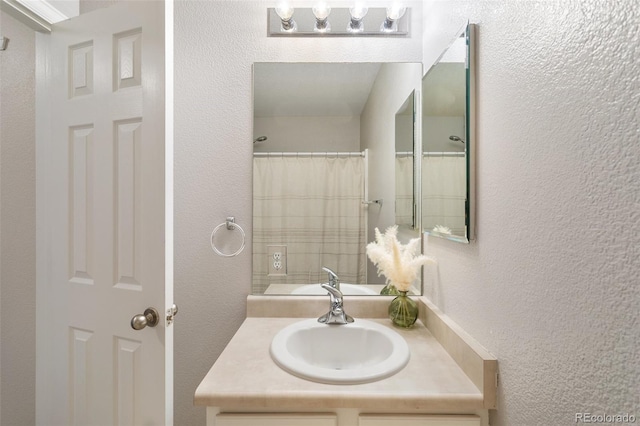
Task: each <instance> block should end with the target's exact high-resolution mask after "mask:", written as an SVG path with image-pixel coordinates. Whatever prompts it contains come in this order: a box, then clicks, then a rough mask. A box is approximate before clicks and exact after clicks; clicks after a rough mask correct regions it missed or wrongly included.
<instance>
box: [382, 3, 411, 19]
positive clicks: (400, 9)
mask: <svg viewBox="0 0 640 426" xmlns="http://www.w3.org/2000/svg"><path fill="white" fill-rule="evenodd" d="M406 11H407V8H406V7H404V6H402V5H401V4H398V3H394V4H393V6H391V7H388V8H387V18H389V19H391V20H393V21H395V20H397V19H400V18H402V17H403V16H404V13H405V12H406Z"/></svg>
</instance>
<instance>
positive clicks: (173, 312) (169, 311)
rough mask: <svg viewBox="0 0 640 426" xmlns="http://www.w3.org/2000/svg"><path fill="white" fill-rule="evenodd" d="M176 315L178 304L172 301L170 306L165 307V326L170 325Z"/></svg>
mask: <svg viewBox="0 0 640 426" xmlns="http://www.w3.org/2000/svg"><path fill="white" fill-rule="evenodd" d="M176 315H178V306H177V305H176V304H175V303H174V304H173V306H172V307H171V308H169V309H167V327H169V326H170V325H171V323H172V322H173V320H174V318H175V316H176Z"/></svg>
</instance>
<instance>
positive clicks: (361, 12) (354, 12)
mask: <svg viewBox="0 0 640 426" xmlns="http://www.w3.org/2000/svg"><path fill="white" fill-rule="evenodd" d="M368 11H369V8H367V7H366V6H365V5H364V3H362V2H357V3H356V4H355V6H353V7H350V8H349V16H350V20H349V25H347V31H349V32H350V33H361V32H362V31H364V25H363V24H362V19H363V18H364V17H365V15H366V14H367V12H368Z"/></svg>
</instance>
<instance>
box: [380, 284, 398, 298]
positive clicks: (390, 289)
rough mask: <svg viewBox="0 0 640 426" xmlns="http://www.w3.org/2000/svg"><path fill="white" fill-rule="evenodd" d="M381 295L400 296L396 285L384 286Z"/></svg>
mask: <svg viewBox="0 0 640 426" xmlns="http://www.w3.org/2000/svg"><path fill="white" fill-rule="evenodd" d="M380 294H381V295H382V296H397V295H399V294H400V292H399V291H398V289H397V288H396V286H395V285H393V284H391V283H389V284H387V285H385V286H384V288H383V289H382V290H380Z"/></svg>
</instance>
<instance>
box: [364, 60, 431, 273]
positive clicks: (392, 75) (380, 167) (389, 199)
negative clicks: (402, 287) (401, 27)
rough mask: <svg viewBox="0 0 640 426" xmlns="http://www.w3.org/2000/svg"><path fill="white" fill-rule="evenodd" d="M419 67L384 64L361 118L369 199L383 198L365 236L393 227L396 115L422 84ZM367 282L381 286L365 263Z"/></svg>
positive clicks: (375, 207) (371, 215) (370, 213)
mask: <svg viewBox="0 0 640 426" xmlns="http://www.w3.org/2000/svg"><path fill="white" fill-rule="evenodd" d="M421 75H422V65H421V64H384V65H383V66H382V67H380V71H379V72H378V77H377V78H376V81H375V83H374V84H373V88H372V90H371V94H370V95H369V99H368V100H367V103H366V105H365V107H364V110H363V111H362V115H361V116H360V137H361V140H360V144H361V146H362V148H363V149H365V148H368V149H369V199H370V200H378V199H382V200H383V204H382V207H380V206H378V205H377V204H371V205H369V211H368V223H367V225H368V229H367V232H368V236H369V240H372V239H373V238H374V229H375V228H379V229H380V231H382V232H384V230H385V229H387V228H388V227H389V226H392V225H393V224H395V222H396V221H395V219H396V215H395V199H396V186H395V179H393V178H392V179H389V176H391V177H395V175H396V172H395V170H396V169H395V167H396V160H395V158H396V156H395V152H396V148H395V135H396V130H395V128H396V124H395V121H396V112H397V111H398V110H399V109H400V107H401V106H402V105H403V104H404V102H405V101H406V100H407V97H408V96H409V94H410V93H411V91H413V90H414V89H417V88H419V87H420V85H421V80H420V78H421ZM367 282H369V283H376V282H379V283H383V282H384V278H383V277H378V274H377V269H376V267H375V266H374V265H373V263H371V262H370V261H367Z"/></svg>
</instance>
